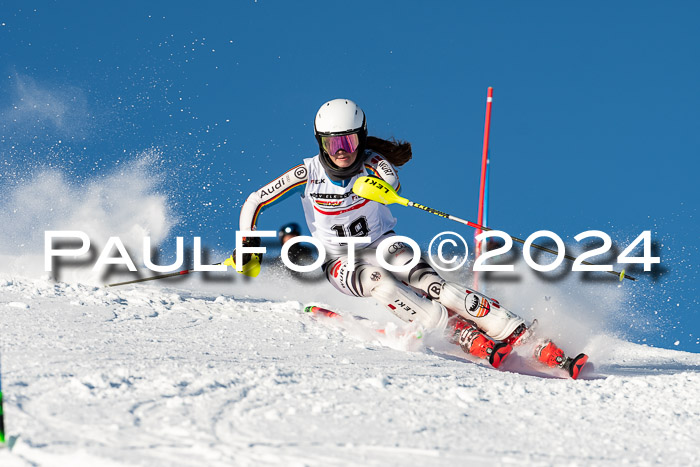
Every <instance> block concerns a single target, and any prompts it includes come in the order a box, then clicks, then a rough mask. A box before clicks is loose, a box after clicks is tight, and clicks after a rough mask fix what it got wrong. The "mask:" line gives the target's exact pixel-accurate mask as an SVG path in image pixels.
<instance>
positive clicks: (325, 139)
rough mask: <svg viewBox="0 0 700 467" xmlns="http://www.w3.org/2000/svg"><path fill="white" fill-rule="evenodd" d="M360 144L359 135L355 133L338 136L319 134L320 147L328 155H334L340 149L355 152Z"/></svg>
mask: <svg viewBox="0 0 700 467" xmlns="http://www.w3.org/2000/svg"><path fill="white" fill-rule="evenodd" d="M358 146H360V136H359V135H358V134H357V133H351V134H349V135H340V136H321V147H323V150H324V151H326V152H327V153H328V154H329V155H331V156H335V155H336V154H338V151H340V150H341V149H342V150H343V151H345V152H347V153H351V152H355V151H356V150H357V148H358Z"/></svg>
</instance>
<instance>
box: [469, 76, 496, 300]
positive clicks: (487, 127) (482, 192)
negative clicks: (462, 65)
mask: <svg viewBox="0 0 700 467" xmlns="http://www.w3.org/2000/svg"><path fill="white" fill-rule="evenodd" d="M492 103H493V88H492V87H490V86H489V88H488V91H487V93H486V121H485V123H484V147H483V150H482V153H481V183H480V184H479V212H478V215H477V224H479V225H480V226H481V225H484V224H483V222H484V198H485V197H486V170H487V167H488V161H489V133H490V131H491V104H492ZM481 232H482V230H481V228H478V227H477V229H476V232H474V238H476V236H477V235H479V234H480V233H481ZM480 255H481V242H477V241H475V242H474V259H476V258H478V257H479V256H480ZM473 285H474V289H478V285H479V273H478V272H476V271H475V272H474V284H473Z"/></svg>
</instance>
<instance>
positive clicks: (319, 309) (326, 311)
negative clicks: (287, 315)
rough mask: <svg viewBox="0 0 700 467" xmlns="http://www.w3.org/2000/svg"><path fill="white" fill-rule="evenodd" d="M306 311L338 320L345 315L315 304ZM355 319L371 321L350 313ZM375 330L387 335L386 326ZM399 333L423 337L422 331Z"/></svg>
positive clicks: (401, 335) (341, 319)
mask: <svg viewBox="0 0 700 467" xmlns="http://www.w3.org/2000/svg"><path fill="white" fill-rule="evenodd" d="M304 312H305V313H310V314H312V315H315V316H322V317H325V318H332V319H335V320H338V321H343V316H342V315H340V314H339V313H338V312H336V311H332V310H329V309H327V308H323V307H320V306H315V305H308V306H306V307H304ZM350 316H351V317H352V318H353V319H354V320H355V321H369V320H368V319H367V318H363V317H362V316H356V315H350ZM373 330H374V331H375V332H376V333H378V334H384V335H387V330H386V328H373ZM397 335H398V336H400V337H403V336H406V335H411V337H413V338H414V339H420V338H422V337H423V334H422V333H421V332H420V331H408V332H406V331H404V332H401V331H398V332H397Z"/></svg>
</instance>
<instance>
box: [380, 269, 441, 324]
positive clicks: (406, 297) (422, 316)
mask: <svg viewBox="0 0 700 467" xmlns="http://www.w3.org/2000/svg"><path fill="white" fill-rule="evenodd" d="M371 295H372V297H374V299H375V300H377V301H378V302H379V303H380V304H382V305H383V306H385V307H386V308H387V309H389V310H390V311H391V312H392V313H394V314H395V315H396V316H398V317H399V318H401V319H402V320H404V321H408V322H417V323H419V324H420V325H421V326H423V327H424V328H425V329H426V330H442V329H445V327H446V326H447V309H445V307H444V306H442V305H441V304H440V303H438V302H436V301H433V300H429V299H427V298H424V297H421V296H419V295H416V294H415V293H414V292H413V290H411V289H410V288H409V287H407V286H405V285H403V284H402V283H400V282H398V281H397V280H395V279H393V278H391V279H389V278H387V279H386V280H384V281H382V282H381V283H380V284H378V285H377V286H376V287H374V288H373V289H372V292H371Z"/></svg>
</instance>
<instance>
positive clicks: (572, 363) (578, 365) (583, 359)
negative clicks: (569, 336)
mask: <svg viewBox="0 0 700 467" xmlns="http://www.w3.org/2000/svg"><path fill="white" fill-rule="evenodd" d="M587 362H588V355H586V354H585V353H580V354H578V356H576V357H575V358H571V357H568V358H567V359H566V363H565V364H564V369H565V370H567V371H568V372H569V376H571V379H578V377H579V375H580V374H581V370H583V367H584V366H586V363H587Z"/></svg>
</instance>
